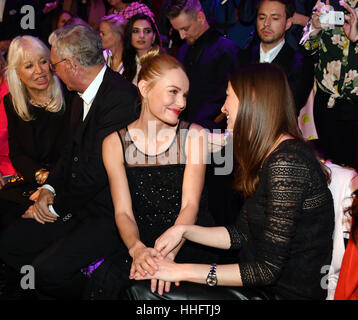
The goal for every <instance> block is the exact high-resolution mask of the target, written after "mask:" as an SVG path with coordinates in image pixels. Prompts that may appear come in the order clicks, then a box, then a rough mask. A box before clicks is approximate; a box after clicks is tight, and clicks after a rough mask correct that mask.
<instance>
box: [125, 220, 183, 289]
mask: <svg viewBox="0 0 358 320" xmlns="http://www.w3.org/2000/svg"><path fill="white" fill-rule="evenodd" d="M183 233H184V228H183V226H181V225H176V226H173V227H171V228H169V229H168V230H167V231H165V232H164V233H163V234H162V235H161V236H160V237H159V238H158V239H157V240H156V241H155V245H154V248H147V247H145V246H143V247H141V248H139V249H137V250H136V251H135V253H134V254H133V263H132V266H131V270H130V275H129V278H130V279H134V280H151V291H152V292H155V291H156V289H158V293H159V294H160V295H162V294H163V290H165V292H169V291H170V285H171V282H174V283H175V285H176V286H179V282H180V280H181V276H180V272H179V270H178V264H177V263H175V262H174V258H175V254H174V253H173V250H174V249H175V248H176V247H177V246H178V245H179V243H180V241H181V240H182V238H183Z"/></svg>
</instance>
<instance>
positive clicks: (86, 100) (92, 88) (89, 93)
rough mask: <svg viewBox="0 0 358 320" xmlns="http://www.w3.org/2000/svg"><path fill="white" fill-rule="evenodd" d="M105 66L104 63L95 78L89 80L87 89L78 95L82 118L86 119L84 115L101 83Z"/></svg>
mask: <svg viewBox="0 0 358 320" xmlns="http://www.w3.org/2000/svg"><path fill="white" fill-rule="evenodd" d="M106 69H107V66H106V65H104V66H103V68H102V70H101V71H100V72H99V73H98V74H97V76H96V78H94V80H93V81H92V82H91V84H90V85H89V86H88V87H87V89H86V90H85V91H84V92H83V93H79V92H78V95H79V96H80V97H81V98H82V100H83V120H85V119H86V116H87V114H88V112H89V110H90V108H91V105H92V102H93V100H94V98H95V97H96V94H97V92H98V89H99V87H100V86H101V84H102V81H103V76H104V73H105V72H106Z"/></svg>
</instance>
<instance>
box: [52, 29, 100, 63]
mask: <svg viewBox="0 0 358 320" xmlns="http://www.w3.org/2000/svg"><path fill="white" fill-rule="evenodd" d="M49 43H50V44H51V45H52V47H53V48H54V50H55V51H56V54H57V56H58V57H59V58H60V59H65V58H72V59H74V60H76V61H77V62H78V63H79V64H80V65H81V66H84V67H91V66H98V65H102V64H104V58H103V53H102V51H103V47H102V39H101V37H100V36H99V34H98V32H96V31H95V30H93V29H92V28H90V27H87V26H84V25H69V26H65V27H63V28H60V29H57V30H55V31H54V32H52V33H51V35H50V37H49Z"/></svg>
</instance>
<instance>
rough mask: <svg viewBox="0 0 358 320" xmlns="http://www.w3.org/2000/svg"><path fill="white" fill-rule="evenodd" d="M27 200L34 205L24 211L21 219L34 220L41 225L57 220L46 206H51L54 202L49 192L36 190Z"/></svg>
mask: <svg viewBox="0 0 358 320" xmlns="http://www.w3.org/2000/svg"><path fill="white" fill-rule="evenodd" d="M29 199H30V200H32V201H34V202H35V203H34V204H33V205H31V206H30V207H29V208H28V209H27V210H26V212H25V213H24V214H23V215H22V216H21V217H22V218H24V219H35V220H36V221H37V222H39V223H41V224H45V223H46V222H55V221H56V220H57V217H56V216H55V215H54V214H53V213H51V212H50V210H49V209H48V206H49V205H52V204H53V201H54V195H53V193H52V192H51V191H50V190H48V189H38V190H37V191H36V192H34V193H33V194H32V195H31V197H30V198H29Z"/></svg>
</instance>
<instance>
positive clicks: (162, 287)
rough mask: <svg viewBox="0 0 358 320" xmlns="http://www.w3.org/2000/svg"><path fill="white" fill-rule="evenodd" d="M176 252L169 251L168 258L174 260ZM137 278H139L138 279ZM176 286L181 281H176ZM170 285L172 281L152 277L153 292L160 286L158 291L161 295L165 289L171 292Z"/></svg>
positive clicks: (151, 286) (151, 287)
mask: <svg viewBox="0 0 358 320" xmlns="http://www.w3.org/2000/svg"><path fill="white" fill-rule="evenodd" d="M174 258H175V256H174V254H173V253H169V254H168V255H167V256H166V259H168V260H170V261H172V262H174ZM136 280H137V279H136ZM175 285H176V286H179V282H175ZM170 286H171V282H170V281H165V280H161V279H151V285H150V289H151V291H152V292H155V291H156V290H157V288H158V293H159V294H160V295H162V294H163V290H164V291H165V292H169V291H170Z"/></svg>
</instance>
